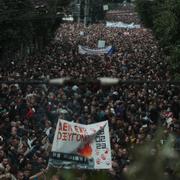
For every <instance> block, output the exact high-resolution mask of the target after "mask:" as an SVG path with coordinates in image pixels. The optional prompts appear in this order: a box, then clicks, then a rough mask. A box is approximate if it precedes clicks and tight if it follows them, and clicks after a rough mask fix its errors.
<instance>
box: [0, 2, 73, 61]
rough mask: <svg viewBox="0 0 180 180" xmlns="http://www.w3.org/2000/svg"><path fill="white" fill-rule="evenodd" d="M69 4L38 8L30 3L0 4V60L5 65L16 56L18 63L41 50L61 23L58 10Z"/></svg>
mask: <svg viewBox="0 0 180 180" xmlns="http://www.w3.org/2000/svg"><path fill="white" fill-rule="evenodd" d="M69 3H70V0H68V1H67V0H66V1H65V0H48V1H47V4H46V5H44V6H43V7H39V8H37V7H35V6H34V4H33V3H32V0H0V58H1V59H3V60H4V61H7V60H8V59H12V58H14V57H15V55H16V56H17V55H18V57H19V58H20V59H21V58H23V57H24V56H25V55H27V54H28V53H29V52H32V51H35V50H38V51H39V50H41V49H43V48H44V46H45V45H47V43H48V42H49V41H50V40H51V38H52V37H53V35H54V30H55V25H56V24H57V21H58V22H60V20H61V18H59V17H60V15H59V16H57V7H58V6H67V5H68V4H69Z"/></svg>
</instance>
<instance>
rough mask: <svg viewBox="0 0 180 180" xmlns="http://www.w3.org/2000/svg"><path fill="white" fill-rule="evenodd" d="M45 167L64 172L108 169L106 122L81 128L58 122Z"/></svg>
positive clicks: (108, 142)
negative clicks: (68, 170)
mask: <svg viewBox="0 0 180 180" xmlns="http://www.w3.org/2000/svg"><path fill="white" fill-rule="evenodd" d="M48 166H50V167H56V168H65V169H71V168H73V169H74V168H76V169H110V168H111V148H110V139H109V126H108V121H104V122H99V123H95V124H90V125H82V124H78V123H74V122H68V121H65V120H59V121H58V123H57V127H56V132H55V136H54V141H53V146H52V152H51V155H50V158H49V164H48Z"/></svg>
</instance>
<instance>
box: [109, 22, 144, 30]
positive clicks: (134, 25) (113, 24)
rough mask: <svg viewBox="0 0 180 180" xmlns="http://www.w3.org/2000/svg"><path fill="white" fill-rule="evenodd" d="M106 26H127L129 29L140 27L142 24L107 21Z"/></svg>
mask: <svg viewBox="0 0 180 180" xmlns="http://www.w3.org/2000/svg"><path fill="white" fill-rule="evenodd" d="M106 27H112V28H127V29H138V28H140V27H141V26H140V25H139V24H134V23H131V24H126V23H123V22H106Z"/></svg>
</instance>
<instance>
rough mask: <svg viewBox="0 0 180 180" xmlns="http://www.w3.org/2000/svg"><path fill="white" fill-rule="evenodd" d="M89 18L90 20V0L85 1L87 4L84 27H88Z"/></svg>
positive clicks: (85, 5)
mask: <svg viewBox="0 0 180 180" xmlns="http://www.w3.org/2000/svg"><path fill="white" fill-rule="evenodd" d="M88 18H89V0H85V4H84V26H85V27H86V26H87V22H88Z"/></svg>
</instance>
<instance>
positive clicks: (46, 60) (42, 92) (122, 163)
mask: <svg viewBox="0 0 180 180" xmlns="http://www.w3.org/2000/svg"><path fill="white" fill-rule="evenodd" d="M116 13H117V12H116ZM121 13H122V12H121ZM121 13H120V15H119V17H122V16H123V15H122V16H121ZM125 17H126V18H127V19H128V18H129V21H128V20H127V21H126V22H130V21H131V20H130V18H131V17H132V16H127V15H126V16H125ZM118 20H119V19H118ZM82 32H83V33H82ZM98 40H105V42H106V45H112V46H113V47H114V49H115V51H114V53H113V54H112V55H101V56H92V55H81V54H79V52H78V45H84V46H88V47H90V48H97V43H98ZM66 76H68V77H71V78H72V79H81V80H84V79H87V78H94V79H96V78H98V77H118V78H120V79H122V80H127V81H128V80H155V81H156V80H157V81H159V80H167V81H170V80H171V73H170V66H169V64H168V63H167V60H166V58H165V56H164V54H163V51H162V49H161V48H160V47H159V45H158V42H157V41H156V40H155V38H154V37H153V35H152V32H151V30H149V29H145V28H140V29H121V28H107V27H106V26H105V25H104V24H102V23H98V24H92V25H89V26H88V27H84V26H83V25H82V24H76V23H71V24H69V23H65V24H61V26H60V27H59V29H58V30H57V33H56V37H55V40H54V41H53V42H51V44H50V45H49V46H48V47H46V49H44V51H43V52H39V53H36V54H31V55H29V56H28V57H26V59H24V60H23V61H22V62H17V61H16V60H12V61H11V62H10V64H7V65H6V66H4V67H0V80H3V81H11V80H45V79H51V78H60V77H66ZM179 112H180V105H179V87H177V86H175V85H172V84H170V83H169V84H165V85H161V84H153V85H152V84H149V85H148V86H147V84H122V85H120V86H112V87H101V86H99V85H98V84H73V85H66V86H63V87H62V86H61V87H60V86H47V85H35V84H29V85H27V84H12V85H8V84H6V83H3V84H0V179H1V177H4V178H5V179H8V178H9V179H10V178H11V179H18V180H23V179H32V176H33V175H34V174H36V173H39V172H40V171H41V170H42V169H46V167H47V163H48V156H49V152H50V150H51V145H52V141H53V137H54V132H55V127H56V123H57V120H58V118H59V117H61V118H63V119H66V120H68V121H75V122H78V123H82V124H90V123H94V122H99V121H104V120H108V121H109V126H110V136H111V148H112V157H113V167H112V169H111V170H110V174H112V176H113V177H115V178H117V179H118V178H119V177H120V176H121V174H122V172H124V171H126V169H128V165H129V164H130V162H131V158H130V151H131V149H132V148H134V147H135V146H136V145H138V144H142V143H143V142H146V141H151V139H152V138H153V136H154V133H155V131H156V130H157V128H158V124H159V123H161V125H162V126H163V127H164V128H165V130H164V133H165V134H168V133H173V134H175V136H176V137H177V141H178V140H179V136H180V121H179ZM164 140H165V139H164Z"/></svg>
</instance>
